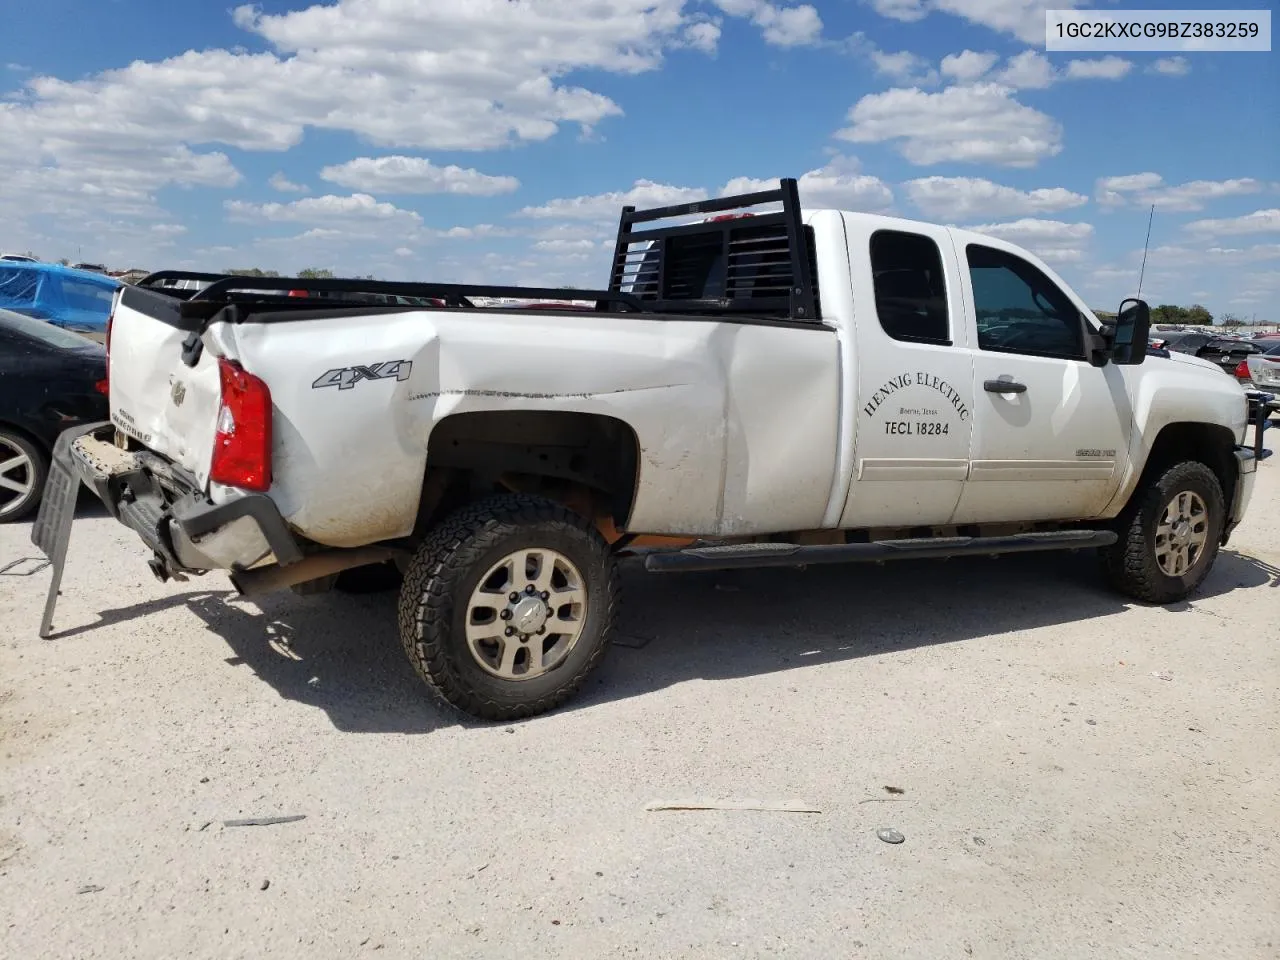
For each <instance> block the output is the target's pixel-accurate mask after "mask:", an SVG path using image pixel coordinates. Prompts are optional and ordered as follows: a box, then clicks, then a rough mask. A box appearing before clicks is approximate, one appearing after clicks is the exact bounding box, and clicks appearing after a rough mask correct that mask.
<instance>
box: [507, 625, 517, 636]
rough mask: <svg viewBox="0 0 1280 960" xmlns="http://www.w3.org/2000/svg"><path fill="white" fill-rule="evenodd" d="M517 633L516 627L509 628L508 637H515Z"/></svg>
mask: <svg viewBox="0 0 1280 960" xmlns="http://www.w3.org/2000/svg"><path fill="white" fill-rule="evenodd" d="M515 632H516V628H515V627H507V636H508V637H510V636H514V635H515Z"/></svg>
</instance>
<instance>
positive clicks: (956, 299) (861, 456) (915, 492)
mask: <svg viewBox="0 0 1280 960" xmlns="http://www.w3.org/2000/svg"><path fill="white" fill-rule="evenodd" d="M845 223H846V232H847V236H848V242H849V264H850V270H851V273H852V281H853V291H854V304H853V314H854V333H853V336H854V338H855V341H854V345H855V349H854V365H855V367H856V376H855V377H854V378H853V380H854V382H855V383H856V384H857V403H858V410H857V415H856V418H855V419H856V439H855V446H854V474H853V482H852V483H851V484H850V486H849V495H848V498H847V499H846V501H845V506H844V512H843V515H842V516H841V519H840V525H841V526H842V527H844V528H846V529H847V528H853V527H894V526H928V525H936V524H945V523H947V522H948V521H949V520H950V518H951V515H952V513H953V512H954V511H955V508H956V504H957V503H958V502H959V499H960V494H961V491H962V489H963V486H964V482H965V476H966V475H967V473H968V469H969V444H970V436H971V431H972V428H973V416H972V411H973V397H972V389H973V388H972V384H973V358H972V355H971V351H970V350H969V349H968V347H969V344H968V340H967V338H968V331H967V327H966V325H965V323H964V322H963V316H964V314H963V311H962V310H961V309H960V307H959V304H960V302H961V297H962V294H961V286H960V280H961V276H960V268H959V263H958V261H957V260H956V256H955V249H954V247H953V246H952V244H951V238H950V235H949V234H948V232H947V230H946V228H944V227H936V228H934V227H930V226H927V225H924V224H910V225H906V224H902V225H899V223H898V222H897V221H892V220H887V219H886V220H877V219H874V218H862V217H846V218H845ZM846 382H848V380H846Z"/></svg>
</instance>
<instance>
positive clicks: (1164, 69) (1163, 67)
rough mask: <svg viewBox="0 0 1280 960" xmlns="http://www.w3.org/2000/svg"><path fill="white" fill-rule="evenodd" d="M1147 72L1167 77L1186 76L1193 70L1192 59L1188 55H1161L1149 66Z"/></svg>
mask: <svg viewBox="0 0 1280 960" xmlns="http://www.w3.org/2000/svg"><path fill="white" fill-rule="evenodd" d="M1147 72H1148V73H1158V74H1162V75H1163V76H1166V77H1185V76H1186V75H1187V74H1188V73H1190V72H1191V61H1189V60H1188V59H1187V58H1186V57H1161V58H1160V59H1159V60H1157V61H1155V63H1153V64H1151V66H1149V67H1147Z"/></svg>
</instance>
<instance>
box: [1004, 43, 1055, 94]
mask: <svg viewBox="0 0 1280 960" xmlns="http://www.w3.org/2000/svg"><path fill="white" fill-rule="evenodd" d="M992 79H993V80H995V81H996V82H997V83H1003V84H1005V85H1006V86H1009V87H1013V88H1014V89H1015V90H1041V89H1043V88H1045V87H1047V86H1050V85H1052V83H1053V81H1054V80H1056V79H1057V75H1056V74H1055V73H1054V70H1053V64H1051V63H1050V62H1049V59H1048V58H1047V57H1046V56H1044V54H1041V53H1037V52H1036V51H1035V50H1024V51H1022V53H1020V54H1018V55H1017V56H1015V57H1010V58H1009V62H1008V63H1007V64H1006V65H1005V68H1004V69H1003V70H1001V71H1000V72H999V73H997V74H996V75H995V76H994V77H993V78H992Z"/></svg>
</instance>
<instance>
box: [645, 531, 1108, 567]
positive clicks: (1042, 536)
mask: <svg viewBox="0 0 1280 960" xmlns="http://www.w3.org/2000/svg"><path fill="white" fill-rule="evenodd" d="M1118 539H1119V537H1118V536H1117V535H1116V534H1115V533H1114V532H1113V531H1111V530H1059V531H1053V532H1049V533H1018V534H1014V535H1012V536H1008V537H920V538H914V539H909V540H877V541H875V542H872V543H834V544H822V545H819V546H805V545H802V544H799V543H734V544H729V545H727V546H719V547H690V548H689V549H686V550H672V551H663V552H659V553H651V554H649V555H648V556H647V557H646V558H645V561H644V566H645V569H646V570H649V571H650V572H652V573H683V572H685V571H689V570H734V569H739V568H745V567H804V566H808V565H810V564H818V563H883V562H884V561H885V560H925V559H928V558H930V557H935V558H937V557H975V556H999V555H1000V554H1004V553H1035V552H1038V551H1042V550H1085V549H1089V548H1092V547H1109V546H1111V544H1113V543H1115V542H1116V540H1118Z"/></svg>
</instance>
